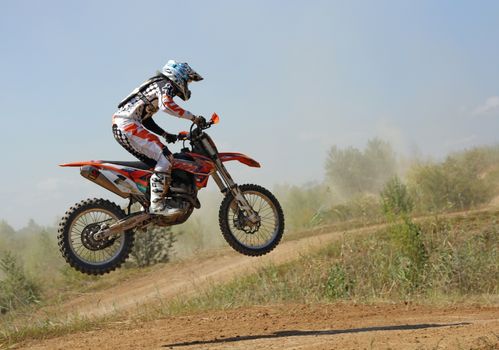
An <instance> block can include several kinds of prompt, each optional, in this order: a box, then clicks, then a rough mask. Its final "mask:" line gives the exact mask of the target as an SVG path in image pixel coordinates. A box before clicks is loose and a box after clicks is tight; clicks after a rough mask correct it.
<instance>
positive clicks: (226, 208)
mask: <svg viewBox="0 0 499 350" xmlns="http://www.w3.org/2000/svg"><path fill="white" fill-rule="evenodd" d="M218 121H219V117H218V115H217V114H216V113H213V115H212V117H211V119H210V120H209V121H208V122H206V123H203V125H196V124H194V123H193V124H192V126H191V128H190V132H182V133H180V134H179V140H180V141H183V148H182V150H181V151H180V153H175V154H173V164H172V166H173V168H172V169H173V170H172V183H171V185H170V188H169V190H168V193H167V194H166V200H168V201H169V205H173V206H175V207H177V208H180V209H181V210H179V211H178V212H176V213H174V214H173V215H170V216H163V215H153V214H150V213H149V206H150V189H149V178H150V177H151V175H152V174H153V168H154V164H146V163H143V162H139V161H135V162H121V161H108V160H97V161H84V162H74V163H67V164H61V165H60V166H63V167H80V174H81V175H82V176H83V177H84V178H86V179H88V180H90V181H92V182H94V183H96V184H98V185H100V186H102V187H104V188H105V189H107V190H109V191H111V192H113V193H115V194H117V195H118V196H120V197H122V198H126V199H128V200H129V203H128V207H127V208H126V211H125V210H124V209H122V208H121V207H120V206H118V205H117V204H115V203H113V202H110V201H108V200H105V199H101V198H93V199H86V200H83V201H81V202H80V203H77V204H75V205H74V206H72V207H71V208H70V209H69V210H68V211H67V212H66V213H65V215H64V217H63V218H62V220H61V222H60V223H59V231H58V243H59V248H60V251H61V253H62V255H63V256H64V258H65V259H66V261H67V262H68V263H69V264H70V265H71V266H72V267H73V268H75V269H76V270H78V271H80V272H83V273H86V274H89V275H101V274H105V273H108V272H110V271H113V270H114V269H116V268H118V267H120V266H121V264H122V263H123V262H124V261H125V260H126V259H127V258H128V255H129V253H130V251H131V249H132V247H133V241H134V234H135V233H138V232H140V231H144V230H147V227H149V226H152V225H155V226H172V225H178V224H181V223H183V222H185V221H186V220H187V219H188V218H189V217H190V215H191V214H192V212H193V210H194V209H198V208H200V207H201V204H200V202H199V200H198V198H197V193H198V191H199V190H200V189H202V188H204V187H206V185H207V184H208V179H209V178H210V176H211V177H212V178H213V180H214V181H215V183H216V184H217V185H218V187H219V188H220V191H221V192H222V194H223V195H224V199H223V201H222V203H221V205H220V210H219V215H218V217H219V224H220V229H221V231H222V234H223V237H224V238H225V240H226V241H227V242H228V243H229V245H230V246H231V247H232V248H234V249H235V250H236V251H238V252H240V253H242V254H245V255H250V256H260V255H263V254H266V253H268V252H270V251H271V250H273V249H274V248H275V247H276V246H277V244H278V243H279V241H280V240H281V238H282V235H283V232H284V215H283V212H282V209H281V206H280V204H279V202H278V200H277V199H276V198H275V196H274V195H273V194H272V193H271V192H270V191H269V190H267V189H265V188H263V187H261V186H258V185H253V184H245V185H237V184H236V183H235V182H234V180H233V179H232V178H231V176H230V174H229V172H228V171H227V169H226V168H225V166H224V162H228V161H233V160H237V161H239V162H241V163H243V164H245V165H248V166H250V167H257V168H259V167H260V164H259V163H258V162H257V161H255V160H254V159H252V158H250V157H248V156H246V155H244V154H241V153H222V152H218V150H217V147H216V145H215V143H214V142H213V140H212V138H211V137H210V136H209V135H208V134H207V133H206V132H205V131H204V130H206V129H208V128H210V127H211V126H212V125H214V124H217V123H218ZM186 142H188V143H189V144H190V148H189V147H188V146H186ZM136 203H138V204H139V207H140V210H133V209H132V208H134V207H135V208H136V207H137V205H134V204H136Z"/></svg>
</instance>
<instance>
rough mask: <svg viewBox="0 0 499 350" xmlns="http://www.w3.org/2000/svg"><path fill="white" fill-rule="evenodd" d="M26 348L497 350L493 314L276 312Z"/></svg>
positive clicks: (181, 320)
mask: <svg viewBox="0 0 499 350" xmlns="http://www.w3.org/2000/svg"><path fill="white" fill-rule="evenodd" d="M26 348H32V349H72V350H79V349H100V350H108V349H185V350H191V349H211V350H212V349H499V308H497V307H496V308H492V307H489V308H478V307H457V308H454V307H451V308H447V309H435V308H429V307H414V306H411V305H408V306H406V305H377V306H365V305H362V306H360V305H359V306H356V305H348V304H336V305H313V306H310V305H296V304H293V305H276V306H265V307H252V308H245V309H238V310H230V311H216V312H203V313H199V314H194V315H189V316H183V317H171V318H166V319H162V320H157V321H153V322H147V323H142V324H128V323H126V322H123V323H114V324H109V325H107V326H106V327H105V329H103V330H99V331H92V332H86V333H78V334H73V335H70V336H65V337H62V338H55V339H50V340H46V341H42V342H31V343H29V344H26Z"/></svg>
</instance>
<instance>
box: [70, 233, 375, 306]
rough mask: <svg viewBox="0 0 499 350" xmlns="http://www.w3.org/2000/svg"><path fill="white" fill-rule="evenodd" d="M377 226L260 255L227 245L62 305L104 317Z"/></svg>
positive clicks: (303, 241) (285, 244) (311, 239)
mask: <svg viewBox="0 0 499 350" xmlns="http://www.w3.org/2000/svg"><path fill="white" fill-rule="evenodd" d="M377 228H378V227H377V226H373V227H369V228H365V229H358V230H351V231H346V232H331V233H325V234H319V235H316V236H313V237H306V238H302V239H298V240H293V241H288V242H282V243H281V244H280V245H279V246H278V247H277V248H276V249H275V250H274V251H273V252H272V253H270V254H268V255H266V256H263V257H259V258H254V257H246V256H243V255H240V254H238V253H235V252H233V251H232V250H231V249H229V248H227V249H224V250H221V251H218V252H217V253H216V254H211V255H205V256H201V257H198V258H195V259H189V260H188V261H185V262H180V263H174V264H169V265H167V266H165V267H164V268H162V269H159V270H155V271H153V272H151V273H149V274H147V275H145V276H142V277H139V278H135V279H133V280H131V281H126V282H123V283H121V284H120V285H117V286H115V287H112V288H109V289H106V290H103V291H100V292H95V293H91V294H88V295H83V296H81V297H78V298H76V299H73V300H71V301H70V302H68V303H66V304H65V305H63V306H62V310H63V314H64V313H67V314H69V313H75V312H76V313H78V314H79V315H84V316H101V315H104V314H107V313H112V312H115V311H118V310H126V309H131V308H133V307H135V306H137V305H140V304H143V303H147V302H151V301H155V300H158V299H160V298H169V297H172V296H175V295H179V294H180V293H191V292H193V291H195V290H196V289H198V288H199V287H201V286H203V285H204V284H206V283H209V282H213V283H215V282H217V283H218V282H224V281H227V280H230V279H231V278H233V277H235V276H237V275H241V274H244V273H250V272H252V271H255V269H257V268H258V267H261V266H264V265H266V264H268V263H270V262H273V263H283V262H286V261H289V260H292V259H296V258H297V257H299V256H300V255H301V254H304V253H306V252H307V251H310V250H311V249H316V248H317V247H320V246H322V245H324V244H326V243H328V242H332V241H335V240H338V239H340V238H341V237H342V236H343V235H344V234H351V235H353V234H364V233H366V232H372V231H374V230H376V229H377ZM64 311H65V312H64ZM61 316H65V315H61Z"/></svg>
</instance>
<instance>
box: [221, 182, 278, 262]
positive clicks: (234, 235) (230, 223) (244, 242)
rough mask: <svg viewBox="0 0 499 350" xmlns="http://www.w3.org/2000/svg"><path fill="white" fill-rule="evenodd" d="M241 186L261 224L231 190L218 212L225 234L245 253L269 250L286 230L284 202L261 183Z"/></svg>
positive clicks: (258, 252)
mask: <svg viewBox="0 0 499 350" xmlns="http://www.w3.org/2000/svg"><path fill="white" fill-rule="evenodd" d="M239 189H240V190H241V192H242V193H243V195H244V197H245V198H246V200H247V201H248V203H249V205H250V206H251V207H252V208H253V210H254V211H255V212H256V213H257V215H258V217H259V219H260V220H259V222H258V223H257V224H252V223H250V222H249V221H248V219H247V218H246V216H245V213H244V211H242V210H240V208H239V206H238V204H237V202H236V200H235V199H234V196H233V194H232V193H231V192H229V193H227V195H226V196H225V198H224V200H223V202H222V204H221V205H220V211H219V213H218V219H219V223H220V229H221V231H222V234H223V236H224V238H225V240H226V241H227V243H229V245H230V246H231V247H232V248H234V249H235V250H236V251H238V252H239V253H241V254H244V255H250V256H260V255H264V254H267V253H269V252H270V251H272V250H273V249H274V248H275V247H276V246H277V245H278V244H279V242H280V241H281V238H282V235H283V233H284V214H283V212H282V208H281V205H280V204H279V201H278V200H277V199H276V198H275V196H274V195H273V194H272V193H271V192H270V191H269V190H267V189H265V188H263V187H261V186H258V185H253V184H247V185H241V186H239Z"/></svg>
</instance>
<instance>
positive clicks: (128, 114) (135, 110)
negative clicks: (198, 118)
mask: <svg viewBox="0 0 499 350" xmlns="http://www.w3.org/2000/svg"><path fill="white" fill-rule="evenodd" d="M174 96H175V87H174V86H173V85H172V83H171V82H170V81H169V80H168V79H166V78H165V79H162V80H159V81H156V82H153V83H151V84H150V85H149V86H148V87H147V88H146V89H145V91H143V92H142V93H139V94H137V95H135V96H134V97H133V98H132V99H130V101H128V102H127V103H126V104H125V105H124V106H122V107H121V108H119V109H118V111H117V112H116V113H115V114H114V116H113V119H115V118H120V119H128V120H133V121H135V122H139V123H142V122H144V121H145V120H146V119H148V118H150V117H151V116H152V115H153V114H154V113H156V112H157V111H158V109H161V110H162V111H163V112H166V113H168V114H170V115H172V116H174V117H177V118H183V119H188V120H192V118H193V117H194V115H193V114H192V113H191V112H189V111H187V110H185V109H183V108H181V107H180V106H179V105H177V104H176V103H175V101H173V97H174ZM144 99H147V101H145V100H144Z"/></svg>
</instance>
